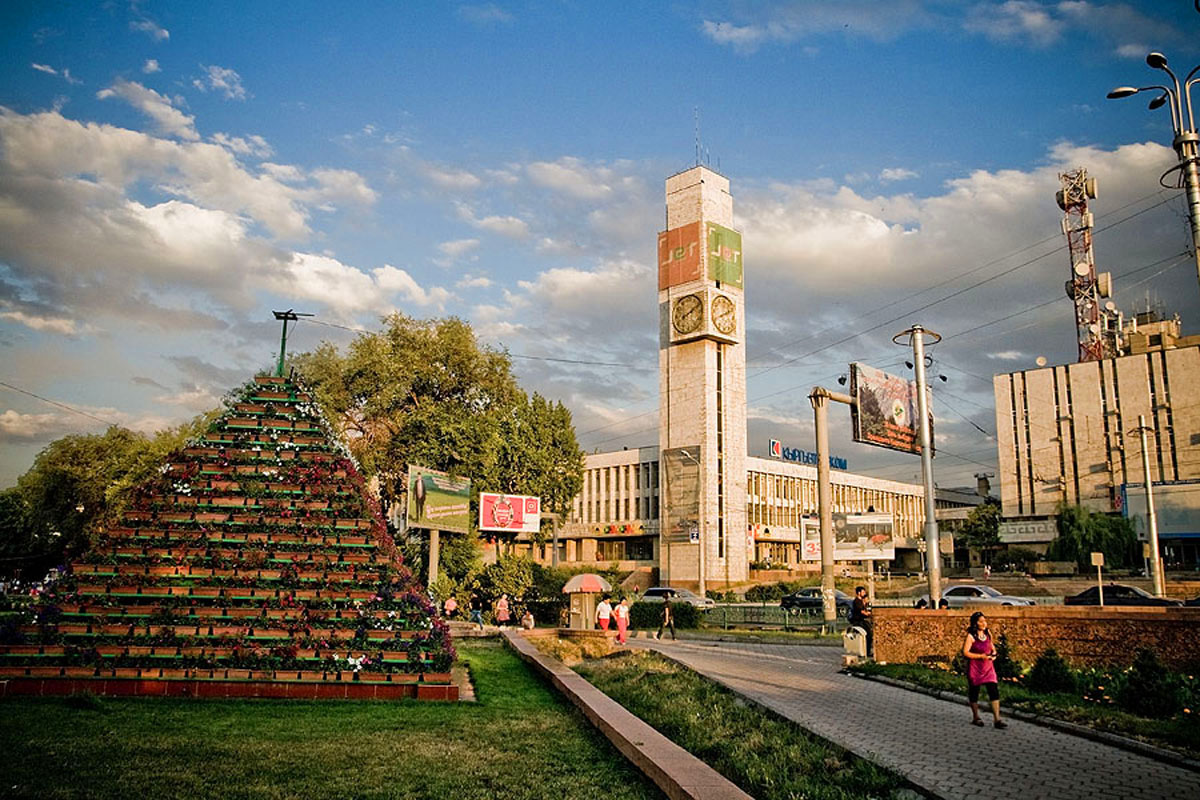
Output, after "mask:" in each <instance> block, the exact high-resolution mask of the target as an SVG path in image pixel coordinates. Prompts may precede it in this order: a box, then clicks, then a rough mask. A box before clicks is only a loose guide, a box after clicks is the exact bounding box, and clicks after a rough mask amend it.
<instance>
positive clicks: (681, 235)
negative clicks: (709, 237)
mask: <svg viewBox="0 0 1200 800" xmlns="http://www.w3.org/2000/svg"><path fill="white" fill-rule="evenodd" d="M698 280H700V223H699V222H693V223H691V224H690V225H683V226H680V227H678V228H675V229H674V230H669V231H663V232H662V233H660V234H659V235H658V289H659V291H662V290H663V289H669V288H670V287H672V286H678V285H679V284H681V283H687V282H688V281H698Z"/></svg>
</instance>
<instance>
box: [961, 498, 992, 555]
mask: <svg viewBox="0 0 1200 800" xmlns="http://www.w3.org/2000/svg"><path fill="white" fill-rule="evenodd" d="M959 537H960V538H961V540H962V541H963V543H964V544H966V545H967V547H970V548H971V549H972V550H988V549H991V548H995V547H999V546H1000V506H998V505H995V504H994V503H984V504H983V505H980V506H975V508H973V509H971V513H969V514H968V515H967V522H966V524H965V525H963V529H962V531H961V533H960V534H959Z"/></svg>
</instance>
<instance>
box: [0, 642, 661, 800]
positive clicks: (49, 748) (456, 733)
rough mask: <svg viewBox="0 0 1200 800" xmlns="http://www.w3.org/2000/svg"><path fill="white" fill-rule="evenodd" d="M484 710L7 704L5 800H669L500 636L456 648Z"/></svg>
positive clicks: (133, 702) (63, 701)
mask: <svg viewBox="0 0 1200 800" xmlns="http://www.w3.org/2000/svg"><path fill="white" fill-rule="evenodd" d="M459 655H460V658H461V659H462V660H463V661H465V662H466V663H467V665H468V666H469V668H470V670H471V673H472V675H473V677H474V679H475V686H476V693H477V697H478V702H477V703H420V702H416V701H404V702H397V703H383V702H349V701H326V702H308V701H281V700H273V701H272V700H237V701H234V700H176V699H158V698H128V699H126V698H94V697H84V698H7V699H4V700H0V718H3V720H4V724H3V725H0V751H3V752H4V754H5V770H4V773H5V774H4V777H3V791H2V792H0V794H3V796H5V797H9V798H27V797H28V798H33V797H36V798H82V797H87V798H129V797H154V798H195V797H222V798H319V797H347V798H349V797H353V798H359V799H363V798H417V799H423V798H429V799H430V800H433V799H434V798H436V799H437V800H443V799H444V798H454V800H491V799H492V798H515V799H516V800H541V799H542V798H546V799H548V800H573V799H575V798H577V799H578V800H595V798H597V797H603V798H605V800H610V798H613V799H616V800H642V799H643V798H661V797H662V794H661V793H660V792H659V790H658V789H657V788H656V787H655V786H654V785H653V784H652V783H650V782H649V781H648V780H647V779H646V778H645V777H644V776H643V775H642V774H641V773H640V772H638V771H637V770H636V769H635V768H634V767H633V766H632V765H630V764H629V763H628V762H627V761H626V760H625V759H624V758H623V757H622V756H621V755H620V754H619V753H618V752H617V751H616V750H615V749H614V748H613V747H612V746H611V745H610V744H609V743H608V741H607V740H605V739H604V738H603V737H602V736H601V735H600V734H599V733H597V732H596V731H595V730H594V729H593V728H592V726H591V725H590V724H588V723H587V721H586V720H585V719H584V718H583V717H582V715H580V714H579V713H578V712H577V711H575V709H574V708H573V707H571V706H570V705H569V704H568V703H566V702H565V701H564V700H562V699H561V697H560V696H559V695H558V693H557V692H555V691H553V689H551V688H550V687H549V686H547V685H546V684H545V683H544V682H542V681H541V679H539V678H538V677H537V676H536V675H534V674H533V673H532V672H531V671H530V670H529V669H528V668H527V667H526V666H525V664H524V663H522V662H521V661H520V660H519V659H517V658H516V657H515V656H514V655H513V654H511V653H510V652H508V651H506V650H505V649H503V648H502V647H500V646H499V645H498V644H497V643H493V642H480V643H474V642H472V643H465V642H464V643H462V644H460V646H459Z"/></svg>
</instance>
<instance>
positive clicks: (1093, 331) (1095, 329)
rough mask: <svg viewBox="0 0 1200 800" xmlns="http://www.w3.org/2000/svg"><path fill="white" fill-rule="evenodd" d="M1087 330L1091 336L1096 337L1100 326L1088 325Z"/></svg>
mask: <svg viewBox="0 0 1200 800" xmlns="http://www.w3.org/2000/svg"><path fill="white" fill-rule="evenodd" d="M1088 330H1089V331H1091V334H1092V335H1093V336H1096V335H1097V334H1099V333H1100V326H1099V325H1097V324H1096V323H1095V322H1093V323H1092V324H1091V325H1088Z"/></svg>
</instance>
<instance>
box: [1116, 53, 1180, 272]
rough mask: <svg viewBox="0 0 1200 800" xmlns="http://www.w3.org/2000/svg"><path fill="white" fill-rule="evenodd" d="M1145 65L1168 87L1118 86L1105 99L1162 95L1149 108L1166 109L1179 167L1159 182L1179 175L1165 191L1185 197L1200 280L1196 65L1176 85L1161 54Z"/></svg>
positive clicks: (1168, 171)
mask: <svg viewBox="0 0 1200 800" xmlns="http://www.w3.org/2000/svg"><path fill="white" fill-rule="evenodd" d="M1146 64H1147V65H1149V66H1150V68H1151V69H1158V70H1162V71H1163V72H1165V73H1167V75H1168V76H1170V78H1171V83H1170V85H1169V86H1162V85H1156V86H1142V87H1138V88H1135V87H1133V86H1118V87H1117V88H1115V89H1113V90H1112V91H1111V92H1109V93H1108V99H1109V100H1117V99H1120V98H1122V97H1132V96H1133V95H1135V94H1137V93H1138V92H1147V91H1150V90H1151V89H1153V90H1155V91H1158V92H1161V93H1162V94H1160V95H1158V97H1155V98H1154V99H1153V100H1151V101H1150V108H1151V109H1156V108H1161V107H1163V106H1164V105H1166V106H1169V107H1170V110H1171V128H1172V130H1173V131H1174V132H1175V138H1174V140H1173V141H1172V142H1171V146H1172V147H1174V148H1175V154H1176V155H1177V156H1178V157H1179V164H1178V166H1175V167H1172V168H1171V169H1169V170H1167V171H1166V172H1165V173H1163V176H1162V177H1161V178H1159V181H1160V182H1162V183H1163V185H1164V186H1167V184H1166V183H1165V182H1164V179H1165V178H1166V177H1167V175H1170V174H1171V173H1172V172H1174V171H1175V170H1179V172H1180V175H1179V179H1178V180H1177V182H1176V184H1175V186H1174V187H1168V188H1183V189H1184V190H1185V192H1186V194H1187V203H1188V218H1189V220H1190V222H1191V226H1192V250H1193V251H1194V252H1195V256H1196V277H1197V279H1198V280H1200V169H1198V167H1197V159H1198V157H1200V134H1197V133H1196V117H1195V115H1194V114H1193V113H1192V84H1194V83H1197V82H1200V77H1193V76H1195V75H1196V73H1197V72H1200V65H1198V66H1195V67H1193V68H1192V71H1191V72H1189V73H1188V74H1187V77H1186V78H1184V79H1183V82H1182V83H1180V81H1179V78H1177V77H1175V73H1174V72H1172V71H1171V68H1170V67H1168V66H1167V57H1166V56H1164V55H1163V54H1162V53H1151V54H1149V55H1148V56H1146Z"/></svg>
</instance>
